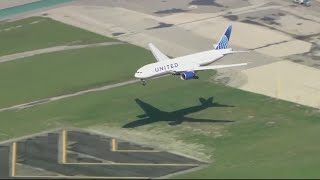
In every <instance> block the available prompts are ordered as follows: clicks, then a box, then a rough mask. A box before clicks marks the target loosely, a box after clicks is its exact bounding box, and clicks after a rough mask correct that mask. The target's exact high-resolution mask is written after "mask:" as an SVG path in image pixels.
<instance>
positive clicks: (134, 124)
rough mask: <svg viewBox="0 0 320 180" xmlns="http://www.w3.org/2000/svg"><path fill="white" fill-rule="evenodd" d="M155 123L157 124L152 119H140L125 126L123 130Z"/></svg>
mask: <svg viewBox="0 0 320 180" xmlns="http://www.w3.org/2000/svg"><path fill="white" fill-rule="evenodd" d="M154 122H157V121H155V120H152V119H151V118H145V119H139V120H135V121H132V122H129V123H127V124H125V125H123V126H122V128H135V127H139V126H143V125H147V124H151V123H154Z"/></svg>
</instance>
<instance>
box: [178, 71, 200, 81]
mask: <svg viewBox="0 0 320 180" xmlns="http://www.w3.org/2000/svg"><path fill="white" fill-rule="evenodd" d="M195 76H196V74H195V73H194V72H193V71H186V72H184V73H181V74H180V78H181V79H182V80H189V79H194V78H195Z"/></svg>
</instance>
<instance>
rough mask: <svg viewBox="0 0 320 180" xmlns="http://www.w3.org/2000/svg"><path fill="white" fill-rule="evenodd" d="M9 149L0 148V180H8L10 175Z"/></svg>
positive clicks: (6, 147)
mask: <svg viewBox="0 0 320 180" xmlns="http://www.w3.org/2000/svg"><path fill="white" fill-rule="evenodd" d="M9 157H10V147H9V146H0V179H6V178H9V175H10V172H9V171H10V167H9V164H10V162H9V161H10V159H9Z"/></svg>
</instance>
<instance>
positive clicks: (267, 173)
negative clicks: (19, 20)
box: [0, 73, 320, 178]
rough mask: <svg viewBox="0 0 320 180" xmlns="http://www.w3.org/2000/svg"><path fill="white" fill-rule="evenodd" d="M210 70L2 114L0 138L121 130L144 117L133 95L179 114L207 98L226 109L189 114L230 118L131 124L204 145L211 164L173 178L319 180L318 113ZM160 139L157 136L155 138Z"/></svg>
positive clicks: (146, 132) (208, 117)
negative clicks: (229, 83) (230, 83)
mask: <svg viewBox="0 0 320 180" xmlns="http://www.w3.org/2000/svg"><path fill="white" fill-rule="evenodd" d="M210 74H211V73H201V74H200V77H201V80H199V81H195V80H191V81H181V80H179V79H178V77H164V78H162V79H158V80H154V81H151V82H149V84H148V85H147V86H146V87H143V86H141V85H140V84H135V85H129V86H126V87H121V88H116V89H111V90H109V91H106V92H99V93H94V94H89V95H84V96H80V97H74V98H70V99H66V100H62V101H57V102H53V103H49V104H45V105H41V106H37V107H34V108H31V109H25V110H21V111H18V112H13V111H11V112H2V113H0V119H1V121H2V123H1V124H2V125H1V127H0V131H1V133H2V136H0V137H1V139H2V140H5V139H8V138H9V137H10V138H11V137H18V136H21V135H25V134H30V133H34V132H38V131H41V130H45V129H48V128H53V127H64V126H76V127H97V126H105V127H106V129H105V132H108V126H110V127H111V126H113V127H114V126H116V127H119V128H121V127H122V126H123V125H125V124H127V123H130V122H132V121H135V120H137V119H139V118H137V117H136V116H137V115H141V114H143V110H142V109H141V108H140V107H139V106H138V105H137V104H136V103H135V101H134V99H136V98H139V99H141V100H142V101H144V102H146V103H148V104H150V105H152V106H154V107H156V108H159V110H162V111H168V112H170V111H176V110H182V109H184V108H188V109H185V110H182V111H183V112H184V113H189V112H192V111H193V110H192V108H194V106H197V105H199V104H200V102H199V100H198V98H200V97H203V98H210V97H213V98H214V102H216V103H219V104H223V105H229V106H233V107H209V108H207V109H205V110H202V111H199V112H195V113H193V114H190V115H188V117H193V118H206V119H212V120H231V121H234V122H232V123H201V122H184V123H182V124H180V125H176V126H169V125H168V122H165V121H161V120H166V119H161V118H160V121H159V122H153V121H154V120H152V119H151V121H150V122H146V124H145V125H141V126H137V127H135V130H136V131H145V132H144V133H145V134H144V135H145V136H149V135H150V136H152V134H153V133H155V132H158V130H159V129H160V130H161V131H162V132H163V136H165V135H171V134H172V135H174V136H175V137H178V140H179V141H183V142H186V143H189V144H190V146H191V145H192V144H201V145H204V146H205V148H206V152H207V153H210V154H211V155H212V160H213V161H214V163H212V164H211V165H210V166H209V167H208V168H205V169H203V170H200V171H196V172H192V173H188V174H185V175H181V176H178V177H179V178H182V177H183V178H275V177H277V178H315V177H319V171H318V167H319V165H320V156H318V153H319V151H320V144H319V143H318V136H319V132H320V126H319V125H320V120H319V119H320V113H319V111H318V110H315V109H312V108H307V107H304V106H298V105H296V104H293V103H289V102H285V101H280V100H276V99H272V98H269V97H266V96H261V95H256V94H252V93H248V92H244V91H241V90H237V89H234V88H230V87H225V86H223V85H220V84H218V83H209V82H208V81H207V80H208V78H209V77H210ZM147 109H148V108H147ZM149 110H150V109H149ZM154 112H155V111H154ZM155 113H156V112H155ZM173 116H176V117H179V114H176V115H173ZM149 123H150V124H149ZM35 124H37V126H34V125H35ZM137 125H139V123H138V124H137ZM187 127H189V129H186V128H187ZM217 131H218V132H217ZM217 133H219V136H216V134H217ZM161 136H162V134H161V133H158V134H157V138H161ZM155 140H156V139H155Z"/></svg>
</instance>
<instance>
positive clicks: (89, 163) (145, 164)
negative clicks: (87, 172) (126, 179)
mask: <svg viewBox="0 0 320 180" xmlns="http://www.w3.org/2000/svg"><path fill="white" fill-rule="evenodd" d="M66 164H71V165H72V164H83V165H109V166H113V165H116V166H199V164H154V163H91V162H80V163H66Z"/></svg>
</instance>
